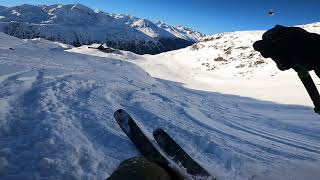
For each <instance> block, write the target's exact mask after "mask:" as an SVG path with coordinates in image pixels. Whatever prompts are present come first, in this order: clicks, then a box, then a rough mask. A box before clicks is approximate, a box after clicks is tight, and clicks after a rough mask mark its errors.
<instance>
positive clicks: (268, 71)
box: [135, 23, 320, 106]
mask: <svg viewBox="0 0 320 180" xmlns="http://www.w3.org/2000/svg"><path fill="white" fill-rule="evenodd" d="M301 27H304V28H306V29H307V30H308V31H310V32H316V33H320V25H319V23H314V24H308V25H304V26H301ZM263 32H264V31H241V32H228V33H221V34H216V35H213V36H209V37H206V38H204V39H203V40H202V41H200V42H198V43H196V44H194V45H192V46H190V47H187V48H184V49H180V50H176V51H170V52H166V53H161V54H158V55H155V56H149V55H145V56H142V57H141V58H140V60H139V61H135V63H136V64H138V65H139V66H140V67H142V68H143V69H144V70H146V71H147V72H148V73H149V74H151V75H152V76H154V77H157V78H161V79H166V80H171V81H176V82H181V83H183V84H185V86H186V87H189V88H192V89H197V90H206V91H214V92H221V93H227V94H234V95H240V96H245V97H252V98H257V99H261V100H266V101H273V102H277V103H285V104H300V105H308V106H313V104H312V101H311V99H310V98H309V96H308V94H307V92H306V91H305V89H304V87H303V85H302V83H301V82H300V79H299V78H298V76H297V75H296V73H295V72H294V71H293V70H289V71H285V72H280V71H279V70H278V69H277V67H276V65H275V63H274V62H273V61H272V60H271V59H264V58H263V57H262V56H261V55H260V53H259V52H256V51H254V49H253V47H252V44H253V43H254V42H255V41H256V40H259V39H261V36H262V34H263ZM312 75H313V77H314V80H315V82H316V84H317V85H320V80H319V78H318V77H316V76H315V75H314V73H312ZM319 87H320V86H319Z"/></svg>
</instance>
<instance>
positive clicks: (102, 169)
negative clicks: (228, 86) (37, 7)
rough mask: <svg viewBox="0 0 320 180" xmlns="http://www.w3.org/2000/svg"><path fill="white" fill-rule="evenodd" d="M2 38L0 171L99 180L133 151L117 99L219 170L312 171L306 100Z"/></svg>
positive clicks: (318, 136)
mask: <svg viewBox="0 0 320 180" xmlns="http://www.w3.org/2000/svg"><path fill="white" fill-rule="evenodd" d="M0 42H1V44H0V179H105V178H106V177H108V176H109V175H110V174H111V173H112V171H113V170H114V169H115V168H116V167H117V166H118V164H119V163H120V162H121V161H122V160H124V159H126V158H129V157H132V156H136V155H138V152H137V150H135V148H134V146H133V144H131V142H130V141H129V139H128V138H127V137H126V136H125V134H124V133H123V132H122V131H121V129H120V127H118V125H117V123H116V121H115V120H114V118H113V111H115V110H116V109H118V108H123V109H126V110H127V111H128V112H129V113H130V114H131V115H132V116H133V117H134V118H135V119H136V120H137V121H138V123H139V125H140V126H141V127H143V129H144V131H145V132H147V133H148V135H149V136H150V137H151V136H152V135H151V134H152V131H153V130H155V129H156V128H163V129H165V130H166V131H167V132H168V133H169V134H170V135H171V136H172V137H173V138H174V139H175V140H176V141H177V142H178V143H179V144H180V145H181V146H182V147H183V148H184V149H185V150H186V151H187V152H188V153H189V154H190V155H191V156H192V157H194V159H195V160H197V161H198V162H199V163H200V164H202V165H203V166H204V167H205V168H206V169H207V170H208V171H210V172H211V173H212V174H213V175H214V176H215V177H217V178H218V179H303V178H304V179H319V177H320V172H319V167H320V117H319V115H316V114H315V113H314V112H313V110H312V108H311V107H310V106H303V105H299V103H297V104H296V105H283V104H277V103H274V102H270V101H269V102H268V101H262V100H258V99H259V98H255V99H253V98H248V96H247V97H242V96H244V95H242V96H238V95H226V94H221V93H217V92H215V91H214V90H212V89H207V90H204V89H202V90H199V89H201V88H202V87H199V88H192V87H193V86H194V85H195V84H189V85H188V83H189V82H188V81H185V82H183V80H184V78H186V77H188V76H187V75H189V74H186V76H185V77H182V78H181V79H177V80H174V79H170V78H172V77H174V76H170V74H168V76H167V78H165V77H164V78H161V75H164V74H166V72H170V71H169V70H168V71H164V73H160V71H161V69H159V73H158V76H156V75H154V76H156V77H157V78H155V77H152V76H150V75H148V73H149V74H152V73H151V72H150V71H151V69H148V68H147V67H146V66H144V65H143V62H145V63H149V64H150V63H151V62H150V61H148V56H143V57H140V56H138V55H135V54H132V53H128V52H121V54H104V55H102V54H100V53H102V52H98V51H97V50H93V49H87V48H84V47H83V49H81V48H75V49H73V50H70V51H65V49H64V48H67V47H66V46H62V45H59V44H57V43H52V42H48V41H44V40H19V39H16V38H13V37H10V36H7V35H5V34H2V33H0ZM9 48H13V49H9ZM182 51H184V50H182ZM79 52H81V53H86V54H92V55H95V56H92V55H84V54H79ZM178 52H179V51H178ZM98 55H100V56H105V57H97V56H98ZM161 56H164V55H163V54H162V55H160V56H159V57H161ZM150 59H151V60H152V59H156V57H150ZM190 59H192V58H191V57H190ZM127 60H128V61H130V62H126V61H127ZM159 61H160V60H158V62H159ZM132 62H134V63H137V64H138V65H139V66H141V67H142V68H145V70H143V69H142V68H140V67H138V66H137V65H135V64H133V63H132ZM159 66H160V67H163V66H165V65H163V64H159ZM177 66H178V65H177ZM168 67H169V66H168ZM180 67H185V66H180ZM153 70H155V69H153ZM178 70H180V72H181V73H177V72H175V73H177V74H179V75H180V76H183V74H184V71H183V70H184V69H181V68H180V69H178ZM186 70H188V69H186ZM146 71H147V72H148V73H147V72H146ZM187 72H189V70H188V71H187ZM155 73H156V72H155ZM172 73H173V72H172ZM199 73H200V74H201V72H199ZM202 75H204V74H202ZM178 78H179V77H178ZM177 81H179V82H177ZM192 81H193V80H192ZM253 82H254V81H253ZM183 83H185V84H183ZM211 88H212V87H211ZM195 89H198V90H195ZM274 91H277V89H275V90H274ZM287 91H291V89H287ZM301 92H304V91H301ZM229 94H230V93H229ZM267 94H272V92H267ZM288 104H290V103H288ZM301 104H303V103H301ZM307 105H308V104H307Z"/></svg>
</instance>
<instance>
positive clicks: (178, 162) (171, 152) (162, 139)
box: [114, 109, 214, 179]
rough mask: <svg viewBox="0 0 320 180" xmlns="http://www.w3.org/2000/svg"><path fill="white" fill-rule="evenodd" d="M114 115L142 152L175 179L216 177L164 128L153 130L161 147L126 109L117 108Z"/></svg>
mask: <svg viewBox="0 0 320 180" xmlns="http://www.w3.org/2000/svg"><path fill="white" fill-rule="evenodd" d="M114 117H115V119H116V121H117V122H118V124H119V125H120V127H121V129H122V130H123V131H124V132H125V133H126V134H127V136H128V137H129V139H130V140H131V141H132V143H133V144H134V145H135V146H136V147H137V149H138V150H139V151H140V152H141V154H142V155H143V156H144V157H145V158H147V159H148V160H150V161H153V162H156V163H157V164H159V165H160V166H162V167H163V168H164V169H166V170H167V171H168V172H170V174H172V175H174V179H192V178H195V179H214V178H213V177H211V175H210V174H209V173H208V172H207V171H206V170H205V169H203V168H202V167H201V166H200V165H199V164H198V163H197V162H196V161H194V160H193V159H192V158H191V157H190V156H189V155H188V154H187V153H186V152H185V151H184V150H183V149H182V148H181V147H180V146H179V145H178V144H177V143H176V142H175V141H174V140H173V139H172V138H171V137H170V136H169V134H167V133H166V132H165V131H164V130H163V129H157V130H155V131H154V132H153V137H154V138H155V140H156V141H157V143H158V145H159V146H160V148H161V149H159V148H157V146H155V145H154V144H153V143H152V142H151V140H150V139H149V138H148V137H147V136H146V135H145V134H144V132H143V131H142V130H141V128H139V126H138V125H137V123H136V122H135V121H134V120H133V119H132V118H131V116H130V115H129V114H128V113H127V112H126V111H125V110H123V109H119V110H117V111H116V112H115V113H114ZM163 151H164V152H163Z"/></svg>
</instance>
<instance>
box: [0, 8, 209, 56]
mask: <svg viewBox="0 0 320 180" xmlns="http://www.w3.org/2000/svg"><path fill="white" fill-rule="evenodd" d="M0 31H2V32H5V33H6V34H9V35H12V36H15V37H19V38H24V39H30V38H38V37H42V38H45V39H48V40H52V41H60V42H63V43H67V44H72V45H74V46H80V45H84V44H92V43H106V44H107V45H108V46H111V47H113V48H117V49H123V50H129V51H132V52H135V53H138V54H145V53H147V54H156V53H160V52H164V51H169V50H174V49H179V48H183V47H186V46H188V45H191V44H193V43H195V42H197V41H199V40H200V39H201V38H202V37H204V35H203V34H201V33H199V32H196V31H193V30H191V29H188V28H184V27H182V26H176V27H175V26H169V25H166V24H164V23H153V22H151V21H149V20H147V19H141V18H137V17H134V16H130V15H123V14H110V13H105V12H101V11H97V12H95V11H93V10H92V9H90V8H88V7H86V6H83V5H81V4H67V5H50V6H46V5H39V6H34V5H27V4H24V5H21V6H15V7H3V6H1V7H0Z"/></svg>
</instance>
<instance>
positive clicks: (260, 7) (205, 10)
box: [0, 0, 320, 34]
mask: <svg viewBox="0 0 320 180" xmlns="http://www.w3.org/2000/svg"><path fill="white" fill-rule="evenodd" d="M60 3H62V4H67V3H81V4H84V5H86V6H89V7H91V8H92V9H100V10H102V11H106V12H114V13H124V14H131V15H133V16H137V17H143V18H147V19H150V20H153V21H157V20H161V21H164V22H166V23H168V24H171V25H177V24H180V25H183V26H186V27H190V28H193V29H195V30H198V31H201V32H204V33H206V34H214V33H217V32H225V31H237V30H256V29H268V28H271V27H273V26H274V25H275V24H282V25H297V24H306V23H311V22H316V21H320V0H87V1H84V0H62V1H57V0H42V1H41V0H38V1H36V0H24V1H19V0H2V1H1V2H0V5H4V6H14V5H20V4H60ZM270 9H273V10H274V11H275V15H274V16H268V15H267V13H268V11H269V10H270Z"/></svg>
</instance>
